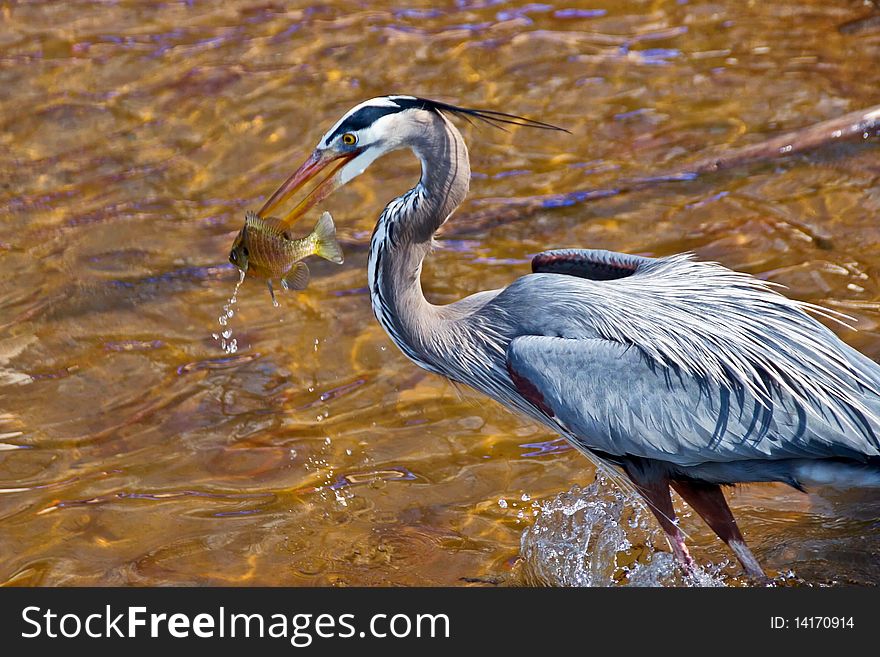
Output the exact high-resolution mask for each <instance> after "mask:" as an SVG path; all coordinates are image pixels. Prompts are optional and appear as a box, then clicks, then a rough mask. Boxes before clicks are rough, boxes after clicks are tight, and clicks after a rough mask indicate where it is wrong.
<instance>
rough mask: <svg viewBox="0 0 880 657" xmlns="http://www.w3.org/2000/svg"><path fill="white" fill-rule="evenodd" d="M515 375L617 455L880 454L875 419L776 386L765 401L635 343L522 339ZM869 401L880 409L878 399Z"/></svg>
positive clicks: (592, 444) (562, 418) (585, 441)
mask: <svg viewBox="0 0 880 657" xmlns="http://www.w3.org/2000/svg"><path fill="white" fill-rule="evenodd" d="M507 358H508V365H509V368H510V369H511V371H512V372H515V373H516V375H518V376H521V377H523V378H525V379H527V380H528V381H529V382H531V383H532V384H533V385H534V386H535V387H536V389H537V390H540V392H541V394H542V395H543V397H544V399H543V402H544V404H545V405H546V406H547V407H549V408H550V409H552V411H553V413H554V415H555V418H556V420H557V422H559V423H560V424H561V425H562V426H563V427H564V428H565V430H566V431H567V432H568V434H569V437H570V438H572V439H574V440H576V441H577V442H580V443H581V444H582V445H584V446H586V447H588V448H592V449H595V450H601V451H603V452H606V453H609V454H614V455H619V456H623V455H632V456H640V457H644V458H650V459H660V460H663V461H669V462H672V463H675V464H678V465H680V466H693V465H697V464H700V463H705V462H730V461H739V460H750V459H785V458H797V457H812V458H823V457H832V456H837V457H850V458H863V457H864V456H872V455H880V450H878V446H877V437H876V433H875V432H876V431H878V430H880V429H878V427H877V426H876V425H875V424H871V423H868V424H866V425H865V427H864V430H863V431H855V430H853V429H851V428H850V427H848V426H846V425H845V424H844V423H842V422H841V421H840V420H839V419H837V418H836V417H834V416H833V415H832V416H829V417H826V418H823V417H820V416H818V415H817V414H808V413H806V412H805V410H804V408H803V407H802V405H801V404H800V403H799V402H798V401H797V400H796V399H795V398H793V397H792V396H791V395H788V394H787V393H785V392H784V391H783V390H781V389H779V388H778V387H776V388H774V392H773V393H772V394H771V395H770V398H769V399H768V400H759V399H757V398H756V397H755V396H754V395H752V394H751V393H750V392H749V391H748V390H747V389H746V388H744V387H743V386H731V387H729V386H725V385H719V384H718V383H716V382H714V381H712V380H711V379H707V378H700V377H695V376H693V375H691V374H688V373H685V372H683V371H682V370H681V369H679V368H676V367H670V366H666V365H660V364H658V363H656V361H653V360H652V359H651V358H650V357H648V356H646V355H645V353H644V352H643V351H641V350H640V349H639V348H636V347H628V346H625V345H623V344H620V343H616V342H612V341H609V340H603V339H597V338H594V339H566V338H556V337H544V336H523V337H518V338H515V339H514V340H513V341H512V342H511V343H510V345H509V348H508V351H507ZM864 403H865V405H866V406H869V407H871V408H872V410H874V411H875V413H877V412H878V411H880V405H878V403H877V399H876V397H874V396H872V395H867V397H866V399H865V400H864Z"/></svg>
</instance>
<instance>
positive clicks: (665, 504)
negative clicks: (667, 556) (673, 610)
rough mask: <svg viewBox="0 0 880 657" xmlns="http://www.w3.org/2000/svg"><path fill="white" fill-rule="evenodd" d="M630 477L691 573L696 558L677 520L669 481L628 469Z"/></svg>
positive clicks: (682, 562)
mask: <svg viewBox="0 0 880 657" xmlns="http://www.w3.org/2000/svg"><path fill="white" fill-rule="evenodd" d="M626 472H627V474H628V475H629V478H630V479H632V481H633V483H634V484H635V485H636V488H638V489H639V493H641V494H642V497H644V498H645V500H646V501H647V502H648V506H649V507H650V509H651V511H652V512H653V513H654V515H655V516H656V518H657V521H658V522H659V523H660V527H662V528H663V531H664V532H665V533H666V538H667V539H668V540H669V544H670V546H672V553H673V554H674V555H675V559H676V561H678V563H679V564H680V565H681V567H682V569H683V570H684V571H685V573H687V574H690V573H692V572H693V570H694V558H693V557H692V556H691V553H690V552H689V551H688V549H687V545H685V542H684V535H683V534H682V533H681V530H680V529H679V528H678V524H677V523H676V520H675V509H674V508H673V507H672V497H671V496H670V494H669V482H668V480H666V479H642V478H641V477H637V476H634V474H635V473H631V472H630V470H629V469H627V471H626Z"/></svg>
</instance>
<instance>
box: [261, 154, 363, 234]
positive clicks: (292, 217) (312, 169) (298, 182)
mask: <svg viewBox="0 0 880 657" xmlns="http://www.w3.org/2000/svg"><path fill="white" fill-rule="evenodd" d="M359 154H360V152H359V151H354V152H352V153H346V154H345V155H332V154H327V153H322V152H320V151H315V152H314V153H312V154H311V156H309V159H307V160H306V161H305V162H303V163H302V166H300V168H299V169H297V170H296V171H294V172H293V174H292V175H291V176H290V178H288V179H287V180H285V181H284V183H283V184H282V185H281V187H279V188H278V189H277V190H276V191H275V193H274V194H272V196H270V197H269V200H268V201H266V202H265V203H264V204H263V207H262V208H260V211H259V212H258V213H257V214H258V215H259V216H260V217H266V216H268V215H269V214H270V213H271V212H272V210H274V209H275V208H277V207H278V206H279V205H281V204H282V203H284V201H286V200H287V199H288V198H290V197H291V196H292V195H293V194H295V193H296V192H297V191H298V190H300V189H302V188H303V187H305V185H306V184H307V183H308V182H309V181H310V180H312V179H313V178H315V177H316V176H317V175H318V174H319V173H321V172H322V171H324V170H325V169H327V168H328V167H329V169H330V171H329V173H328V174H327V176H325V177H324V179H323V180H322V181H321V182H320V183H318V185H317V186H316V187H315V188H314V189H313V190H312V191H311V192H309V193H308V194H307V195H306V196H305V198H303V199H302V200H301V201H300V202H299V203H298V204H297V205H296V207H294V208H293V210H291V211H290V212H288V213H287V214H286V215H285V216H284V218H283V219H282V220H281V221H282V223H284V224H286V225H291V224H293V223H294V222H295V221H296V220H297V219H299V218H300V217H301V216H302V215H303V214H305V213H306V212H307V211H308V210H309V209H310V208H312V207H313V206H314V205H316V204H317V203H320V202H321V201H323V200H324V199H325V198H327V197H328V196H329V195H330V194H331V193H332V192H333V190H335V189H336V188H338V187H339V185H340V181H339V176H338V174H339V171H340V169H342V167H343V166H345V164H346V163H347V162H349V161H351V160H352V159H354V158H355V157H357V156H358V155H359Z"/></svg>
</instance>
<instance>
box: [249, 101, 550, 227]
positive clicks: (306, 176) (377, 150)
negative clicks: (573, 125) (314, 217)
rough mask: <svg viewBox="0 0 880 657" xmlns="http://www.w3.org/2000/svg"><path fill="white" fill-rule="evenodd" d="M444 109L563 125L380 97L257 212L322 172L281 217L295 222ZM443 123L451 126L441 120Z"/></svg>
mask: <svg viewBox="0 0 880 657" xmlns="http://www.w3.org/2000/svg"><path fill="white" fill-rule="evenodd" d="M443 113H451V114H456V115H459V116H463V117H465V118H469V117H470V118H476V119H478V120H481V121H485V122H486V123H489V124H491V125H494V126H496V127H500V124H505V123H506V124H511V125H522V126H530V127H536V128H545V129H552V130H561V128H557V127H555V126H552V125H549V124H547V123H541V122H540V121H533V120H532V119H526V118H523V117H519V116H515V115H512V114H505V113H503V112H496V111H492V110H475V109H467V108H463V107H457V106H455V105H449V104H446V103H439V102H437V101H433V100H428V99H425V98H416V97H415V96H380V97H378V98H373V99H371V100H368V101H365V102H363V103H361V104H360V105H357V106H356V107H354V108H352V109H351V110H349V111H348V112H347V113H346V114H345V115H344V116H343V117H342V118H341V119H339V121H337V122H336V123H335V124H334V125H333V127H332V128H330V130H328V131H327V132H326V133H325V134H324V136H323V137H322V138H321V141H320V142H318V146H317V148H315V150H314V151H313V152H312V154H311V155H310V156H309V158H308V159H307V160H306V161H305V162H303V164H302V166H300V167H299V169H297V170H296V171H295V172H294V173H293V174H292V175H291V176H290V178H288V179H287V180H286V181H285V182H284V184H282V185H281V187H279V188H278V190H277V191H276V192H275V193H274V194H273V195H272V196H271V197H270V198H269V200H268V201H266V203H265V204H264V205H263V207H262V208H261V209H260V211H259V212H258V214H259V216H261V217H265V216H267V215H269V214H270V213H271V212H272V210H274V209H275V208H276V207H278V205H280V204H281V203H283V202H284V201H285V200H287V199H288V198H290V196H292V195H293V194H294V193H296V192H297V191H298V190H300V189H302V188H303V187H304V186H305V185H306V184H307V183H308V182H309V181H311V180H312V179H314V178H316V177H318V176H319V174H322V173H323V177H322V178H321V182H320V183H318V185H317V186H316V187H315V188H314V189H313V190H312V191H311V192H309V194H308V195H307V196H306V197H305V198H304V199H303V200H302V201H300V203H299V204H298V205H297V206H296V207H295V208H294V209H293V210H291V211H290V212H289V213H288V214H287V215H286V216H285V217H284V219H283V220H282V221H283V223H286V224H291V223H293V222H294V221H295V220H296V219H298V218H299V217H300V216H302V215H303V214H304V213H305V212H306V211H307V210H309V209H310V208H311V207H313V206H314V205H315V204H317V203H319V202H320V201H322V200H323V199H325V198H327V196H329V195H330V194H331V193H332V192H333V191H334V190H336V189H337V188H339V187H341V186H342V185H345V184H346V183H348V182H350V181H351V180H353V179H354V178H356V177H357V176H359V175H361V174H362V173H363V172H364V171H366V169H367V167H368V166H370V164H372V163H373V162H374V161H376V159H378V158H379V157H381V156H382V155H385V154H386V153H390V152H391V151H394V150H398V149H400V148H406V147H408V146H412V145H413V143H414V142H415V141H416V140H417V139H419V138H421V137H423V136H424V135H425V133H426V131H427V130H430V128H431V127H432V126H433V125H436V124H437V120H438V118H440V119H442V116H443ZM439 125H448V124H447V122H445V121H441V123H440V124H439Z"/></svg>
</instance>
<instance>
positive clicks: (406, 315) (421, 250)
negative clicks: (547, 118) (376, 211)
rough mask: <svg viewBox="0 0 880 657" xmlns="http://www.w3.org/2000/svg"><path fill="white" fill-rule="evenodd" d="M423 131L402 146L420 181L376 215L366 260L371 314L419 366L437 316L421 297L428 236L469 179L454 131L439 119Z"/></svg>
mask: <svg viewBox="0 0 880 657" xmlns="http://www.w3.org/2000/svg"><path fill="white" fill-rule="evenodd" d="M425 128H426V129H425V130H424V131H421V132H420V133H419V134H418V135H417V136H414V137H412V138H411V139H409V140H408V142H407V144H406V145H407V146H409V147H410V148H411V149H412V150H413V152H414V153H415V154H416V156H417V157H418V158H419V160H420V161H421V163H422V177H421V179H420V180H419V182H418V184H417V185H416V186H415V187H413V188H412V189H411V190H409V191H408V192H406V193H405V194H403V195H402V196H399V197H398V198H396V199H394V200H393V201H391V202H390V203H389V204H388V205H387V206H386V208H385V210H384V211H383V212H382V215H381V216H380V217H379V221H378V223H377V224H376V229H375V231H374V232H373V238H372V241H371V243H370V259H369V285H370V295H371V297H372V301H373V312H374V313H375V314H376V318H377V319H378V320H379V322H380V323H381V324H382V326H383V327H384V328H385V330H386V331H387V332H388V334H389V335H390V336H391V338H392V339H393V340H394V341H395V343H397V345H398V346H399V347H400V348H401V349H402V350H403V351H404V353H406V354H407V355H408V356H409V357H410V358H412V359H413V360H416V361H417V362H419V363H420V364H421V365H422V366H427V365H426V363H425V362H424V359H423V358H419V355H420V354H422V355H424V354H423V347H424V346H425V345H426V344H427V339H428V336H427V334H426V331H427V329H428V326H427V324H429V322H427V321H426V320H428V319H429V318H430V317H432V316H433V315H434V314H435V313H436V312H437V308H436V307H435V306H433V305H431V304H430V303H428V301H427V300H426V299H425V297H424V294H423V293H422V286H421V281H420V276H421V272H422V261H423V260H424V259H425V256H427V254H428V253H429V252H430V250H431V246H432V243H433V237H434V233H435V232H436V231H437V229H439V228H440V226H442V225H443V224H444V223H445V222H446V220H447V219H448V218H449V216H450V215H451V214H452V213H453V212H454V211H455V209H456V208H457V207H458V206H459V205H460V204H461V202H462V201H463V200H464V198H465V196H467V192H468V187H469V185H470V175H471V169H470V161H469V159H468V152H467V148H466V147H465V144H464V140H463V139H462V137H461V134H460V133H459V132H458V129H456V127H455V126H454V125H452V123H450V122H449V121H448V120H447V119H446V118H445V117H443V116H442V115H439V114H436V115H432V117H431V119H430V120H429V121H428V122H426V123H425ZM429 369H430V368H429Z"/></svg>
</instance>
